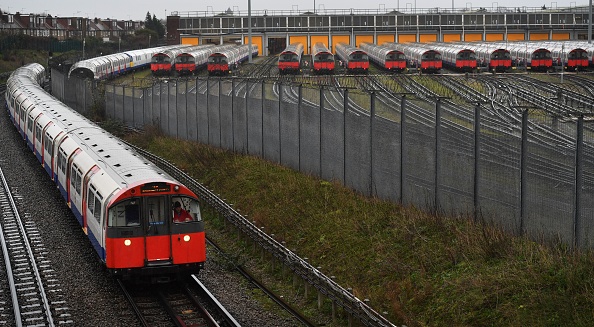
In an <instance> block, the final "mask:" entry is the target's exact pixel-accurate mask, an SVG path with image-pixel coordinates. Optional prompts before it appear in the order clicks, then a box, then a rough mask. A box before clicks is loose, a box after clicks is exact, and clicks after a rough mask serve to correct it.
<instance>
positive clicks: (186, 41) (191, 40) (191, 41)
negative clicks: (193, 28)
mask: <svg viewBox="0 0 594 327" xmlns="http://www.w3.org/2000/svg"><path fill="white" fill-rule="evenodd" d="M181 44H190V45H198V44H199V42H198V38H197V37H188V36H182V37H181Z"/></svg>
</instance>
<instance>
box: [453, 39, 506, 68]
mask: <svg viewBox="0 0 594 327" xmlns="http://www.w3.org/2000/svg"><path fill="white" fill-rule="evenodd" d="M453 45H456V46H460V47H465V48H468V49H471V50H472V51H474V53H475V54H476V61H477V66H478V67H479V68H481V69H485V68H486V69H487V70H488V71H490V72H500V73H502V72H509V71H510V70H511V69H512V67H513V65H512V58H511V55H510V53H509V50H507V49H505V48H502V47H500V46H499V45H496V44H493V43H492V42H464V43H453Z"/></svg>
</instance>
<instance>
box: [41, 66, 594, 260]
mask: <svg viewBox="0 0 594 327" xmlns="http://www.w3.org/2000/svg"><path fill="white" fill-rule="evenodd" d="M341 78H342V79H344V77H341ZM392 83H393V84H394V85H392V86H391V88H392V89H394V88H398V89H403V90H405V89H409V88H408V87H407V85H405V84H402V85H400V84H398V85H397V83H395V82H392ZM100 85H103V83H102V82H90V81H85V80H77V79H75V78H70V79H69V78H67V77H65V76H64V75H63V73H61V72H59V71H55V70H52V89H53V90H54V95H56V96H57V97H58V98H59V99H60V100H62V101H64V102H65V103H66V104H67V105H69V106H71V107H72V108H76V109H77V110H79V111H80V112H82V113H89V112H91V110H93V109H92V107H93V103H95V102H94V101H95V100H93V99H97V97H98V96H97V94H96V93H97V92H98V90H104V94H102V95H100V96H101V97H102V99H104V104H102V105H104V111H105V116H107V117H108V118H111V119H116V120H118V121H122V122H124V123H125V124H126V125H129V126H132V127H135V128H142V127H143V126H146V125H151V124H152V125H156V126H159V128H160V129H161V130H162V131H163V132H164V133H166V134H167V135H170V136H173V137H177V138H182V139H188V140H192V141H198V142H202V143H207V144H210V145H213V146H217V147H222V148H225V149H229V150H232V151H235V152H238V153H242V154H250V155H255V156H259V157H262V158H264V159H267V160H270V161H273V162H278V163H280V164H282V165H285V166H288V167H291V168H293V169H296V170H298V171H301V172H303V173H306V174H313V175H316V176H319V177H321V178H323V179H326V180H336V181H339V182H341V183H343V184H344V185H346V186H348V187H350V188H353V189H355V190H356V191H358V192H361V193H362V194H365V195H367V196H373V197H378V198H382V199H387V200H391V201H395V202H400V203H403V204H405V205H414V206H417V207H421V208H424V209H426V210H430V211H434V212H440V213H445V214H448V215H468V216H471V217H474V219H476V220H484V221H488V222H491V223H494V224H496V225H499V226H501V227H503V228H505V229H506V230H508V231H511V232H514V233H517V234H528V235H530V236H531V237H533V238H539V239H541V238H545V239H559V240H562V241H563V242H565V243H567V244H569V245H572V246H573V245H575V246H579V247H582V248H591V247H592V246H593V245H594V239H593V237H594V235H593V233H594V231H592V227H593V223H592V222H593V219H592V218H594V217H593V214H594V210H593V204H592V203H594V202H593V201H590V199H592V195H593V194H592V193H593V192H594V180H593V176H592V172H593V171H594V169H593V168H594V149H593V147H592V144H593V141H594V136H593V135H594V133H591V128H589V126H588V123H587V121H585V120H584V119H583V117H579V116H577V117H578V118H575V119H565V120H561V119H559V118H555V117H554V116H551V115H550V113H549V112H544V111H539V110H535V109H532V108H522V109H518V108H515V109H514V108H509V109H505V110H493V109H491V108H490V107H489V106H486V105H476V104H475V105H464V104H460V103H459V102H452V101H447V100H440V99H436V100H433V101H428V100H426V99H425V100H421V98H420V97H417V96H415V95H413V94H410V93H401V94H395V93H392V92H388V91H381V90H378V91H368V92H362V91H361V90H360V89H357V88H356V87H353V86H350V85H345V86H344V87H343V86H338V87H337V86H331V85H324V86H321V87H320V86H310V85H308V84H307V83H302V84H278V83H274V82H272V81H264V80H254V79H247V78H233V79H219V78H201V77H197V78H190V79H169V80H158V81H157V82H155V83H153V85H151V86H147V87H142V88H140V87H131V86H121V85H115V84H113V83H105V85H104V86H100Z"/></svg>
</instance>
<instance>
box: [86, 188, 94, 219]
mask: <svg viewBox="0 0 594 327" xmlns="http://www.w3.org/2000/svg"><path fill="white" fill-rule="evenodd" d="M91 188H94V187H93V186H91ZM87 208H89V211H90V212H91V215H93V213H94V209H95V193H93V191H92V190H89V193H88V195H87Z"/></svg>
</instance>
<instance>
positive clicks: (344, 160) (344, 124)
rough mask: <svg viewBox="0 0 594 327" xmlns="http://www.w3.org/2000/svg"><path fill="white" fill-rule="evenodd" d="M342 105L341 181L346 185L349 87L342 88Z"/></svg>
mask: <svg viewBox="0 0 594 327" xmlns="http://www.w3.org/2000/svg"><path fill="white" fill-rule="evenodd" d="M343 100H344V102H343V105H342V108H343V110H342V183H343V184H344V185H347V180H346V177H347V165H346V163H347V157H346V155H347V154H346V152H347V140H346V138H347V128H346V127H347V113H348V111H349V89H347V88H345V89H344V96H343Z"/></svg>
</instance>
